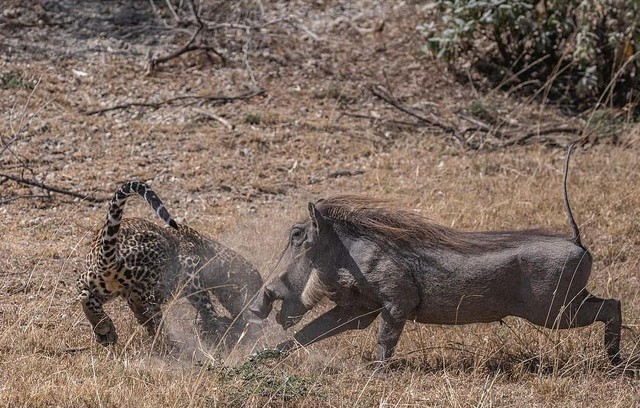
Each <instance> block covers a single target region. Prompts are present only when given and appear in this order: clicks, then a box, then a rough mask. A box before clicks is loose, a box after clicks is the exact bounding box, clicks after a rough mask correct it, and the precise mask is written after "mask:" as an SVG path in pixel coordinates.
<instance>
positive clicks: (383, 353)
mask: <svg viewBox="0 0 640 408" xmlns="http://www.w3.org/2000/svg"><path fill="white" fill-rule="evenodd" d="M406 321H407V320H406V319H401V318H397V317H394V316H393V315H392V314H391V312H389V311H388V310H387V309H383V310H382V323H381V324H380V329H379V330H378V353H377V357H378V366H377V368H382V367H384V363H385V362H386V361H387V360H389V358H391V356H392V355H393V352H394V350H395V348H396V345H397V344H398V340H400V335H401V334H402V330H403V329H404V324H405V322H406Z"/></svg>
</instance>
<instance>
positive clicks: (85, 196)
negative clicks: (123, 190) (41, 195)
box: [0, 173, 107, 203]
mask: <svg viewBox="0 0 640 408" xmlns="http://www.w3.org/2000/svg"><path fill="white" fill-rule="evenodd" d="M0 177H4V178H6V179H9V180H13V181H15V182H16V183H19V184H24V185H27V186H33V187H38V188H41V189H43V190H46V191H51V192H53V193H58V194H65V195H68V196H72V197H76V198H80V199H82V200H84V201H89V202H92V203H101V202H104V201H107V198H96V197H93V196H92V195H90V194H83V193H76V192H74V191H69V190H65V189H62V188H58V187H52V186H49V185H46V184H44V183H40V182H38V181H31V180H26V179H23V178H22V177H16V176H12V175H10V174H3V173H0Z"/></svg>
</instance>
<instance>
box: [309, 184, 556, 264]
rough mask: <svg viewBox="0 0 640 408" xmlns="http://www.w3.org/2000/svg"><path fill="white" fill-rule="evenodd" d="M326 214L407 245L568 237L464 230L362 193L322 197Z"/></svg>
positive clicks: (355, 230)
mask: <svg viewBox="0 0 640 408" xmlns="http://www.w3.org/2000/svg"><path fill="white" fill-rule="evenodd" d="M316 208H317V209H318V211H319V212H320V214H322V216H324V217H326V218H328V219H329V220H331V221H332V222H337V223H340V224H342V225H343V227H345V230H346V231H349V232H351V233H352V234H354V235H357V236H358V237H363V238H367V239H371V240H373V241H377V242H381V243H384V242H386V243H392V244H397V245H401V246H403V247H406V246H409V247H414V248H416V247H445V248H449V249H453V250H456V251H459V252H464V253H470V252H481V251H487V250H492V249H499V248H508V247H511V246H516V245H518V243H521V242H522V241H526V240H532V239H544V238H558V237H563V238H566V237H567V235H565V234H561V233H558V232H552V231H546V230H541V229H529V230H517V231H464V230H458V229H454V228H449V227H445V226H442V225H438V224H434V223H432V222H430V221H429V220H427V219H426V218H424V217H422V216H421V215H419V214H418V213H416V212H413V211H408V210H402V209H393V208H391V207H390V202H389V201H387V200H380V199H375V198H370V197H366V196H359V195H339V196H335V197H331V198H328V199H324V200H320V201H318V203H317V204H316Z"/></svg>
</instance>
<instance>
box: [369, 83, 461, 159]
mask: <svg viewBox="0 0 640 408" xmlns="http://www.w3.org/2000/svg"><path fill="white" fill-rule="evenodd" d="M371 92H372V93H373V94H374V95H375V96H376V97H377V98H379V99H382V100H383V101H384V102H386V103H388V104H390V105H391V106H393V107H394V108H396V109H398V110H399V111H401V112H404V113H406V114H407V115H409V116H413V117H414V118H416V119H418V120H419V121H421V122H424V123H428V124H430V125H433V126H436V127H439V128H440V129H442V130H444V131H446V132H448V133H451V134H452V135H453V137H454V138H455V139H456V140H457V141H458V142H460V144H462V145H463V146H465V147H468V144H467V141H466V140H465V139H464V138H463V137H462V135H461V134H460V132H459V131H458V130H457V129H456V128H454V127H453V126H451V125H449V124H446V123H444V122H443V121H441V120H440V119H438V118H437V117H435V115H429V116H430V117H425V116H423V115H421V114H419V113H417V112H415V111H414V110H413V109H410V108H408V107H406V106H404V105H402V104H401V103H400V102H398V100H397V99H396V98H394V97H393V95H391V94H390V93H389V92H388V91H387V90H385V89H384V88H383V87H382V86H380V85H374V86H372V87H371Z"/></svg>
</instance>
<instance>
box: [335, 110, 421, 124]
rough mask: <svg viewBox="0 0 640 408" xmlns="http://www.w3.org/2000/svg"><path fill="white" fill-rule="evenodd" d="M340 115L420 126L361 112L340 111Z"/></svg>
mask: <svg viewBox="0 0 640 408" xmlns="http://www.w3.org/2000/svg"><path fill="white" fill-rule="evenodd" d="M340 115H341V116H349V117H350V118H356V119H368V120H373V121H380V122H387V123H393V124H395V125H404V126H421V125H422V124H421V123H417V122H407V121H404V120H396V119H385V118H382V117H376V116H371V115H364V114H362V113H351V112H340Z"/></svg>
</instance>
